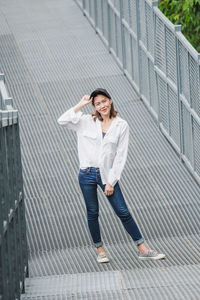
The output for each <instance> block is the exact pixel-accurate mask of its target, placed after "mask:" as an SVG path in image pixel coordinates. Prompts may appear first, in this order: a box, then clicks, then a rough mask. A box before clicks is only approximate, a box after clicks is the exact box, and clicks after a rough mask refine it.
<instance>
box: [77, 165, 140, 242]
mask: <svg viewBox="0 0 200 300" xmlns="http://www.w3.org/2000/svg"><path fill="white" fill-rule="evenodd" d="M78 180H79V184H80V188H81V191H82V194H83V197H84V200H85V204H86V208H87V221H88V227H89V230H90V234H91V236H92V240H93V243H94V246H95V247H100V246H102V245H103V242H102V240H101V234H100V228H99V222H98V217H99V203H98V197H97V184H98V185H100V187H101V189H102V190H103V192H104V191H105V186H106V185H105V184H103V183H102V180H101V175H100V170H99V168H95V167H88V168H86V169H80V170H79V174H78ZM106 197H107V199H108V200H109V202H110V204H111V205H112V208H113V209H114V211H115V213H116V214H117V216H118V217H119V218H120V220H121V222H122V224H123V226H124V228H125V229H126V231H127V232H128V233H129V234H130V236H131V237H132V239H133V241H134V243H135V244H136V245H140V244H142V243H143V242H144V238H143V237H142V235H141V233H140V231H139V228H138V226H137V224H136V223H135V221H134V219H133V217H132V216H131V214H130V212H129V210H128V208H127V206H126V203H125V201H124V197H123V195H122V192H121V189H120V186H119V183H118V182H117V183H116V184H115V186H114V192H113V194H112V195H110V196H106Z"/></svg>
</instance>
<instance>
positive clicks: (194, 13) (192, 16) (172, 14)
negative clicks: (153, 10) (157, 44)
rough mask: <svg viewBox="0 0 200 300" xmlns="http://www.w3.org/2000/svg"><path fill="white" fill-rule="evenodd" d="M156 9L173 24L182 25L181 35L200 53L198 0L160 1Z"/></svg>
mask: <svg viewBox="0 0 200 300" xmlns="http://www.w3.org/2000/svg"><path fill="white" fill-rule="evenodd" d="M158 7H159V9H160V10H161V11H162V12H163V14H164V15H165V16H166V17H167V18H168V19H169V20H170V21H171V22H172V23H173V24H181V25H182V33H183V34H184V36H185V37H186V38H187V39H188V41H189V42H190V43H191V44H192V45H193V47H194V48H195V49H196V50H197V51H198V52H200V0H160V1H159V4H158Z"/></svg>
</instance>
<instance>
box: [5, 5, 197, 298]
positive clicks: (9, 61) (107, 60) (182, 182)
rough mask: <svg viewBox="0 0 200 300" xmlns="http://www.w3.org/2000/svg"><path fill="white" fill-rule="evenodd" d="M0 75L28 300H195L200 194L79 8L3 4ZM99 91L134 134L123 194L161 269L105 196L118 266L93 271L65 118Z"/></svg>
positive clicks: (104, 220)
mask: <svg viewBox="0 0 200 300" xmlns="http://www.w3.org/2000/svg"><path fill="white" fill-rule="evenodd" d="M0 68H1V69H0V71H1V72H3V73H4V74H5V77H6V84H7V88H8V90H9V94H10V95H11V96H12V97H13V99H14V104H15V106H16V107H17V108H18V109H19V112H20V132H21V144H22V163H23V177H24V190H25V202H26V219H27V234H28V246H29V271H30V278H28V279H27V280H26V294H25V295H23V296H22V299H23V300H28V299H29V300H36V299H37V300H54V299H57V300H64V299H91V300H94V299H102V300H105V299H108V300H110V299H120V300H121V299H131V300H133V299H137V300H138V299H141V300H145V299H158V300H160V299H172V300H174V299H177V300H178V299H187V300H188V299H199V293H200V284H199V277H200V264H199V262H200V251H199V249H200V239H199V232H200V219H199V215H200V205H199V203H200V200H199V194H200V187H199V185H198V184H197V183H196V182H195V180H194V179H193V178H192V176H191V175H190V174H189V172H188V171H187V169H186V168H185V167H184V165H183V164H182V163H181V161H180V160H179V158H178V157H177V155H176V153H175V152H174V150H173V149H172V147H171V146H170V144H169V143H168V142H167V140H166V139H165V138H164V136H163V135H162V133H161V132H160V131H159V128H158V127H157V125H156V124H155V122H154V120H153V119H152V117H151V116H150V115H149V113H148V111H147V110H146V108H145V106H144V104H143V103H142V102H141V101H140V100H139V99H138V96H137V95H136V93H135V91H134V90H133V88H132V87H131V85H130V83H129V82H128V80H127V79H126V77H125V76H124V75H123V74H122V72H121V70H120V69H119V68H118V66H117V65H116V63H115V61H114V59H113V57H112V56H111V55H110V54H109V53H108V52H107V49H106V48H105V47H104V45H103V44H102V42H101V40H100V39H99V37H98V35H96V34H95V32H94V30H93V29H92V28H91V26H90V24H89V23H88V22H87V20H86V18H84V16H83V15H82V13H81V11H80V9H79V8H78V6H77V5H76V4H75V3H74V1H72V0H43V1H39V0H34V1H31V0H17V1H16V2H15V3H13V1H11V0H0ZM100 86H101V87H105V88H107V89H108V90H109V92H110V93H111V95H112V96H113V99H114V103H115V108H116V109H117V110H119V113H120V114H119V115H120V116H121V117H122V118H124V119H126V120H127V121H128V123H129V125H130V146H129V153H128V160H127V164H126V167H125V170H124V173H123V176H122V179H121V182H120V185H121V189H122V191H123V193H124V197H125V199H126V201H127V204H128V206H129V208H130V210H131V212H132V214H133V215H134V217H135V219H136V221H137V223H138V225H139V227H140V229H141V231H142V233H143V235H144V237H145V238H146V240H147V243H148V244H149V246H150V247H152V248H156V249H157V250H160V251H162V252H164V253H166V255H167V259H166V260H164V261H158V262H140V261H138V259H137V253H136V248H135V247H134V244H133V242H132V241H131V239H130V237H129V236H128V235H127V234H126V232H125V231H124V229H123V227H122V225H121V223H120V221H119V220H118V219H117V218H116V216H115V215H114V213H113V211H112V209H111V207H110V206H109V204H108V201H107V199H106V198H105V196H104V195H103V193H102V191H101V190H100V189H99V201H100V211H101V214H100V224H101V231H102V238H103V241H104V243H105V246H106V249H107V251H108V253H109V255H110V258H111V262H110V263H109V264H104V265H99V264H98V263H97V262H96V253H95V249H94V248H93V246H92V243H91V239H90V236H89V232H88V228H87V222H86V211H85V206H84V202H83V197H82V194H81V190H80V188H79V185H78V178H77V174H78V165H79V163H78V157H77V152H76V136H75V134H74V133H73V132H72V131H68V130H66V129H65V128H62V127H59V126H58V124H57V118H58V117H59V116H60V115H61V114H62V113H63V112H64V111H65V110H67V109H68V108H70V107H71V106H73V105H75V104H76V103H77V102H78V101H80V99H81V97H82V96H83V95H84V94H86V93H87V94H88V93H90V92H91V91H92V90H93V89H95V88H96V87H100ZM83 111H84V112H85V113H89V112H92V108H91V107H85V108H84V109H83Z"/></svg>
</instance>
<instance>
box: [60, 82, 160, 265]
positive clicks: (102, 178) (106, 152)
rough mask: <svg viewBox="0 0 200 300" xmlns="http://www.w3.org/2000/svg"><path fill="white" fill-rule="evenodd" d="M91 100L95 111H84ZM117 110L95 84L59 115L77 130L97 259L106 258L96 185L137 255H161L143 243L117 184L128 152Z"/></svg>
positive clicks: (124, 124) (81, 179) (81, 181)
mask: <svg viewBox="0 0 200 300" xmlns="http://www.w3.org/2000/svg"><path fill="white" fill-rule="evenodd" d="M91 102H92V105H93V106H94V109H95V112H94V113H92V114H83V112H81V111H80V110H81V108H82V107H84V106H85V105H88V104H89V103H91ZM117 114H118V111H117V110H115V109H114V104H113V101H112V98H111V96H110V94H109V93H108V92H107V90H105V89H102V88H98V89H96V90H95V91H93V92H92V93H91V95H90V96H89V95H85V96H84V97H83V98H82V99H81V101H80V102H79V103H78V104H77V105H75V106H74V107H72V108H70V109H68V110H67V111H66V112H65V113H64V114H63V115H61V116H60V118H59V119H58V123H59V124H60V125H63V126H67V128H69V129H72V130H75V131H76V133H77V138H78V155H79V174H78V180H79V185H80V188H81V191H82V194H83V198H84V200H85V205H86V209H87V221H88V227H89V231H90V234H91V237H92V240H93V244H94V246H95V247H96V248H97V254H98V256H97V261H98V262H99V263H104V262H109V258H108V255H107V253H106V252H105V249H104V247H103V242H102V239H101V233H100V226H99V222H98V217H99V204H98V195H97V186H98V185H99V186H100V187H101V189H102V190H103V192H104V194H105V195H106V197H107V198H108V200H109V201H108V202H109V203H110V204H111V206H112V208H113V209H114V211H115V213H116V215H117V216H118V217H119V218H120V220H121V222H122V224H123V226H124V228H125V229H126V231H127V232H128V233H129V234H130V236H131V237H132V239H133V241H134V243H135V245H136V246H137V248H138V251H139V252H138V257H139V259H142V260H146V259H154V260H157V259H162V258H164V257H165V254H159V253H158V252H156V251H155V250H151V249H149V248H148V247H147V246H146V244H145V242H144V238H143V236H142V235H141V233H140V230H139V228H138V226H137V224H136V223H135V221H134V219H133V217H132V215H131V214H130V212H129V210H128V207H127V205H126V202H125V200H124V197H123V194H122V191H121V188H120V185H119V180H120V177H121V174H122V171H123V169H124V166H125V162H126V159H127V154H128V144H129V125H128V123H127V121H126V120H124V119H122V118H121V117H119V116H118V115H117Z"/></svg>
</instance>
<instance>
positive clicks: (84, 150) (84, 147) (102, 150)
mask: <svg viewBox="0 0 200 300" xmlns="http://www.w3.org/2000/svg"><path fill="white" fill-rule="evenodd" d="M93 118H94V117H93V116H92V115H90V114H83V112H82V111H80V110H79V111H78V112H75V111H74V108H73V107H72V108H70V109H69V110H67V111H66V112H65V113H64V114H62V115H61V116H60V118H59V119H58V120H57V121H58V123H59V124H60V125H62V126H66V127H67V128H69V129H72V130H75V131H76V134H77V139H78V156H79V163H80V165H79V167H80V168H83V169H84V168H87V167H99V169H100V174H101V179H102V182H103V184H106V183H109V184H110V185H112V186H113V187H114V185H115V184H116V182H117V181H118V180H119V179H120V177H121V173H122V170H123V168H124V165H125V162H126V158H127V153H128V143H129V125H128V123H127V122H126V121H125V120H123V119H122V118H120V117H119V116H116V117H115V118H114V119H113V121H112V123H111V125H110V127H109V129H108V131H107V133H106V135H105V136H104V138H103V136H102V127H101V121H100V120H99V119H98V118H97V119H96V121H94V119H93Z"/></svg>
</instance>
